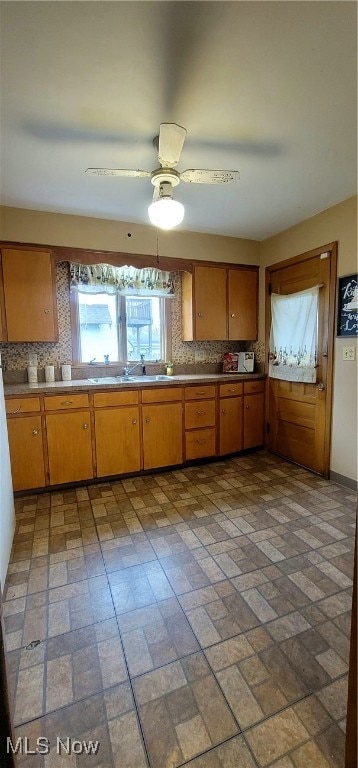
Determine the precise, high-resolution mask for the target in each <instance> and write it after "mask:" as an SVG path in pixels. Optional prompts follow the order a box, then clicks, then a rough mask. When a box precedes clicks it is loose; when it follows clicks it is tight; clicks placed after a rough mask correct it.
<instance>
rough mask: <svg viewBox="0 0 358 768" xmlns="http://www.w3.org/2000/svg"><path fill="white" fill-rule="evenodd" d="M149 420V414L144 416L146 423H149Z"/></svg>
mask: <svg viewBox="0 0 358 768" xmlns="http://www.w3.org/2000/svg"><path fill="white" fill-rule="evenodd" d="M149 422H150V416H146V418H145V423H146V424H149Z"/></svg>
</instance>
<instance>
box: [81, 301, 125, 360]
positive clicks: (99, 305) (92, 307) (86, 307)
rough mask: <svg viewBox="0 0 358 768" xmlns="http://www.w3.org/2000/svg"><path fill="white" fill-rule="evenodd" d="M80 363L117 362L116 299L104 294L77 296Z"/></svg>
mask: <svg viewBox="0 0 358 768" xmlns="http://www.w3.org/2000/svg"><path fill="white" fill-rule="evenodd" d="M78 303H79V316H80V336H81V361H82V362H88V361H89V360H92V359H93V358H96V362H99V363H101V362H104V361H105V355H109V360H110V361H111V362H113V361H115V360H118V331H117V309H116V306H117V299H116V296H115V295H113V296H111V295H108V294H105V293H96V294H95V295H93V294H85V293H79V294H78Z"/></svg>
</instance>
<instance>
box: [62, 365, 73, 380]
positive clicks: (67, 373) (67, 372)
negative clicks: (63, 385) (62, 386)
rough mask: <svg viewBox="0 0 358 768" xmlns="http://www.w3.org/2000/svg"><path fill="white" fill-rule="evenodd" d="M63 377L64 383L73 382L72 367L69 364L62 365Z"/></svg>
mask: <svg viewBox="0 0 358 768" xmlns="http://www.w3.org/2000/svg"><path fill="white" fill-rule="evenodd" d="M61 376H62V381H71V378H72V374H71V366H70V364H69V363H64V364H63V365H61Z"/></svg>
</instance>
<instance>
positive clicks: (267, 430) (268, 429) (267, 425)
mask: <svg viewBox="0 0 358 768" xmlns="http://www.w3.org/2000/svg"><path fill="white" fill-rule="evenodd" d="M266 434H267V435H269V434H270V425H269V423H268V421H267V422H266Z"/></svg>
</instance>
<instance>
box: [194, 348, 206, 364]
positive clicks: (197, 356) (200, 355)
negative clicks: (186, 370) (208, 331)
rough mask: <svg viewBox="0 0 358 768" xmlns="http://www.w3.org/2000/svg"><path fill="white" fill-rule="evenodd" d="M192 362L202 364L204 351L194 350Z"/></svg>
mask: <svg viewBox="0 0 358 768" xmlns="http://www.w3.org/2000/svg"><path fill="white" fill-rule="evenodd" d="M194 360H195V362H196V363H200V362H203V360H205V351H204V350H203V349H196V350H195V352H194Z"/></svg>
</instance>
